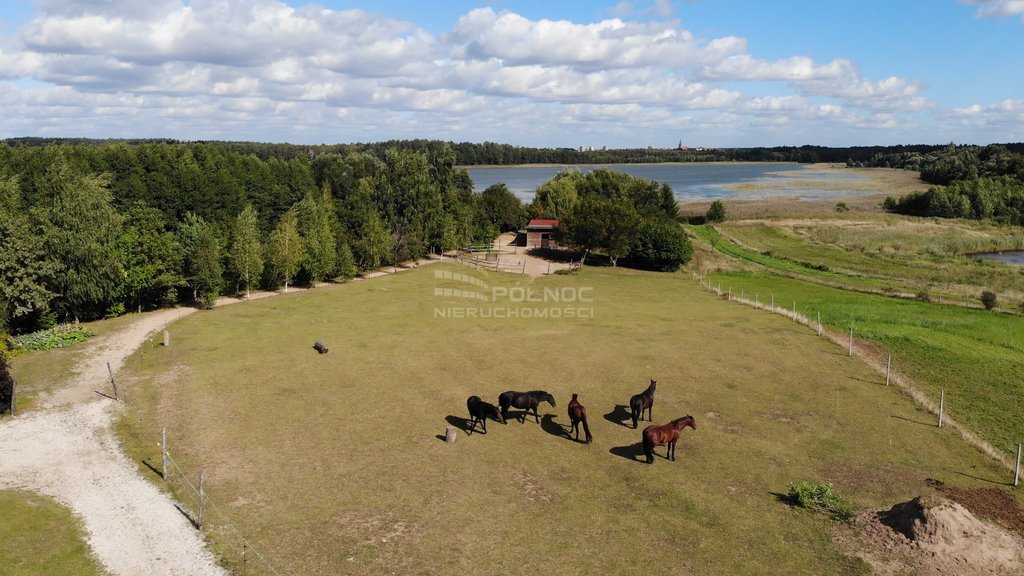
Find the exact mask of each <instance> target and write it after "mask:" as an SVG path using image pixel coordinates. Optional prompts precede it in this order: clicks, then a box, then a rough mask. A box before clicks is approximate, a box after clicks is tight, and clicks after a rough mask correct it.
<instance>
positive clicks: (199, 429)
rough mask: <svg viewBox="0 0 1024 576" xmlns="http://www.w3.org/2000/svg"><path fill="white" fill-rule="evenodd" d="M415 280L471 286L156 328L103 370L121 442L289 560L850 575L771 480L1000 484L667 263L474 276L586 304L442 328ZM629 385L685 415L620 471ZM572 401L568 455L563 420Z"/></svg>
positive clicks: (323, 299)
mask: <svg viewBox="0 0 1024 576" xmlns="http://www.w3.org/2000/svg"><path fill="white" fill-rule="evenodd" d="M435 270H448V271H450V272H452V273H453V274H454V273H468V274H477V275H479V273H477V272H473V271H467V270H468V269H466V268H459V267H450V266H449V265H445V264H435V265H434V266H432V267H428V268H425V269H419V270H413V271H408V272H402V273H401V274H397V275H392V276H388V277H385V278H378V279H374V280H372V281H366V282H358V283H351V284H348V285H344V286H331V287H325V288H318V289H317V290H311V291H308V292H305V293H302V294H294V295H282V296H278V297H275V298H268V299H265V300H260V301H253V302H249V303H246V304H245V305H241V306H231V307H226V308H222V309H216V310H212V311H208V312H202V313H200V314H194V315H192V316H190V317H187V318H185V319H183V320H181V321H179V322H178V323H177V324H175V345H174V346H172V347H169V348H163V347H153V348H143V349H142V350H141V351H140V352H139V353H138V354H136V355H135V356H134V357H133V358H132V359H131V360H130V361H129V364H128V366H127V367H126V368H125V370H126V371H128V372H130V373H131V374H132V375H133V378H134V382H135V384H134V391H133V395H132V398H134V399H135V400H134V402H133V403H132V404H131V405H130V406H129V408H130V410H129V411H128V412H127V413H126V414H125V416H124V418H123V419H122V420H121V422H120V424H119V429H120V431H121V434H122V438H123V439H124V442H125V445H126V446H127V448H128V450H129V453H130V454H131V455H132V457H134V458H135V459H136V460H137V461H140V462H141V461H147V462H158V461H159V460H158V458H159V450H158V449H156V448H154V446H155V445H156V443H155V440H156V439H157V438H159V430H160V428H161V427H163V426H167V427H168V428H169V431H170V436H171V445H172V448H171V451H172V453H173V454H174V457H175V458H176V459H177V460H178V461H179V462H180V463H181V464H182V466H183V467H184V468H185V469H186V470H192V471H198V469H199V468H200V467H201V466H202V467H205V469H206V470H207V481H208V484H207V487H208V489H209V491H210V494H211V496H212V498H213V499H214V500H215V501H216V502H217V503H218V504H219V506H220V507H221V508H222V509H223V510H224V511H225V513H226V516H228V517H229V518H230V519H231V522H232V524H233V525H234V526H235V527H237V528H238V530H239V531H241V533H243V534H244V535H245V536H246V538H247V539H249V541H250V542H251V543H252V545H253V546H254V547H256V548H257V549H259V550H260V551H261V552H262V553H263V554H265V555H266V556H267V558H268V559H270V560H271V561H272V562H273V563H274V564H275V565H276V566H279V567H281V569H282V570H284V571H285V572H287V573H293V574H365V573H395V574H451V573H459V572H463V573H480V572H481V571H486V572H490V573H501V574H535V573H537V572H543V573H551V574H573V573H576V574H580V573H615V574H650V573H668V572H673V571H678V570H680V569H684V570H685V569H689V570H700V571H703V572H707V573H729V574H763V573H765V571H771V572H775V573H789V574H821V573H829V574H864V573H867V572H868V567H867V566H866V565H865V564H864V563H863V562H861V561H860V560H857V559H854V558H851V557H848V556H844V555H843V554H842V553H840V552H838V551H837V550H836V549H835V548H834V547H833V545H832V544H831V541H830V537H829V525H830V521H829V520H828V518H826V517H824V516H819V515H810V514H802V513H798V512H797V511H794V510H792V509H791V508H789V507H788V506H785V505H784V504H783V503H782V502H780V501H779V499H778V494H781V493H783V492H784V491H785V490H786V486H787V485H788V484H789V483H790V482H793V481H794V480H796V479H800V478H818V479H821V480H822V481H825V482H832V483H833V485H834V486H835V487H836V490H839V491H841V493H842V494H844V495H846V497H847V498H848V499H849V501H850V502H851V503H852V504H854V505H856V506H858V507H861V506H863V507H868V506H877V507H883V506H888V505H891V503H892V502H894V501H898V500H900V499H905V498H907V497H910V496H913V495H915V494H916V493H919V492H920V491H922V490H923V489H924V486H923V484H922V481H923V479H924V478H927V477H932V478H937V479H941V480H943V481H945V482H949V483H955V484H967V485H974V484H978V483H983V482H990V481H991V482H1003V481H1005V479H1004V478H1003V476H1004V475H1005V474H1004V471H1003V470H1002V469H1000V468H998V467H996V466H994V465H993V464H992V463H991V462H990V461H989V460H987V459H986V458H985V457H984V456H983V455H981V454H980V453H978V452H977V451H975V450H973V449H971V448H969V447H967V446H966V445H965V444H964V443H963V442H961V441H960V440H959V439H958V438H957V437H956V436H954V435H952V434H949V433H947V432H946V431H943V430H938V429H936V428H934V427H930V426H924V425H921V423H920V421H921V420H922V415H921V414H920V413H919V412H918V411H917V410H916V409H915V408H914V406H913V405H912V403H910V402H909V401H908V400H907V399H906V398H905V397H904V396H902V395H901V394H900V393H899V392H898V391H896V390H894V389H893V388H886V387H885V386H884V385H883V383H882V382H879V379H878V377H877V375H876V374H875V373H874V372H873V371H871V370H870V369H869V368H867V367H866V366H865V365H863V364H862V363H861V362H859V361H858V360H856V359H850V358H848V357H846V356H845V354H843V353H841V351H839V350H837V347H836V346H834V345H833V344H831V343H828V342H826V341H824V340H822V339H819V338H816V337H815V336H814V334H813V333H812V332H810V331H808V330H807V329H806V328H805V327H802V326H797V325H795V324H793V323H791V322H789V321H787V320H785V319H782V318H779V317H775V316H772V315H768V314H762V313H758V312H757V311H752V310H750V309H746V308H743V307H739V306H736V305H734V304H732V303H729V302H723V301H721V300H720V299H718V298H716V297H714V296H712V295H710V294H708V293H705V292H703V291H701V290H700V288H699V287H697V286H696V285H695V284H694V283H693V282H692V280H691V278H690V275H689V274H656V273H644V272H637V271H630V270H623V269H608V268H601V269H591V268H586V269H584V270H583V271H581V272H580V273H579V274H576V275H573V276H554V275H552V276H548V277H544V278H539V279H536V280H533V281H531V280H529V279H527V278H523V277H521V276H512V275H500V274H490V275H481V276H480V278H481V279H482V280H483V281H484V282H486V283H487V284H488V286H489V288H494V287H499V288H502V289H506V290H512V289H515V288H522V289H526V288H534V289H538V288H539V289H543V288H548V289H552V290H556V289H563V288H569V289H578V288H589V289H591V292H590V294H591V296H592V298H593V302H592V306H593V317H592V318H585V319H584V318H579V317H575V318H564V317H563V318H560V319H553V318H546V319H539V318H523V317H519V318H506V319H495V318H479V317H477V318H462V319H453V318H438V317H437V316H436V315H435V312H434V309H435V307H436V306H437V305H438V303H439V301H440V302H442V303H445V302H454V301H455V300H449V299H447V298H443V297H438V296H435V292H434V290H435V289H436V288H441V289H442V290H443V289H444V288H452V289H453V290H454V289H459V288H466V286H467V283H465V282H456V281H454V280H444V279H438V278H437V277H435V276H434V275H433V272H434V271H435ZM466 301H467V302H470V300H469V299H467V300H466ZM318 339H319V340H323V341H324V342H325V343H326V344H327V345H328V346H329V347H330V350H331V351H330V353H329V354H325V355H319V354H316V353H315V352H314V351H313V350H312V348H311V346H312V344H313V342H314V341H316V340H318ZM649 378H655V379H657V380H658V392H657V395H656V401H655V405H654V419H655V421H656V422H664V421H668V420H670V419H671V418H675V417H678V416H681V415H685V414H691V415H694V416H695V417H696V419H697V423H698V426H697V429H696V430H686V431H685V432H684V433H683V435H682V437H681V439H680V443H679V448H678V461H676V462H669V461H666V460H665V459H664V458H663V457H662V456H661V455H662V454H664V449H663V448H662V449H659V451H657V454H658V456H657V457H656V459H655V464H654V465H646V464H643V463H642V462H641V460H642V451H641V450H640V447H639V441H640V433H639V430H634V429H632V428H631V427H627V426H625V425H624V424H623V423H622V420H623V416H624V413H623V411H622V409H621V406H622V405H623V404H625V403H626V402H627V401H628V399H629V397H630V395H632V394H635V393H636V392H639V391H640V390H642V389H643V388H644V387H646V385H647V382H648V379H649ZM536 388H541V389H546V390H548V391H549V392H551V393H553V394H554V395H555V397H556V398H557V400H558V407H557V408H551V407H550V406H547V405H546V404H545V405H543V406H542V408H541V415H542V416H545V417H544V419H543V422H542V423H541V424H539V425H538V424H536V423H534V422H533V420H532V419H528V420H527V422H526V423H525V424H521V423H519V422H517V421H514V420H513V421H510V422H509V423H508V424H507V425H505V426H502V425H501V424H498V423H493V422H492V423H489V425H488V433H487V434H486V435H482V434H474V435H472V436H467V435H466V434H465V433H464V432H461V431H460V433H459V436H458V439H457V441H456V442H455V443H454V444H448V443H445V442H444V441H443V435H444V431H445V427H446V426H448V425H453V426H456V427H460V428H461V427H462V426H464V425H465V418H466V417H467V415H466V414H465V410H466V408H465V401H466V397H467V396H469V395H471V394H475V395H479V396H481V397H483V398H484V399H486V400H488V401H492V402H493V401H495V400H496V397H497V395H498V394H499V393H500V392H502V391H504V390H509V389H515V390H529V389H536ZM574 392H577V393H579V394H580V400H581V402H582V403H583V404H584V405H586V406H587V408H588V411H589V415H590V427H591V430H592V431H593V434H594V437H595V438H594V442H593V443H592V444H590V445H584V444H578V443H575V442H573V441H571V440H569V439H567V438H566V436H565V434H564V432H563V430H564V427H565V426H567V425H568V422H567V417H566V416H565V405H566V403H567V401H568V399H569V396H570V395H571V393H574ZM850 469H855V470H858V471H859V472H858V474H849V473H848V472H847V471H848V470H850ZM143 472H146V469H143ZM149 474H150V476H151V477H152V473H151V472H149ZM215 522H216V519H214V524H212V525H211V527H210V528H211V531H210V533H211V539H212V541H213V543H214V545H215V547H216V548H217V550H218V551H219V552H220V554H221V555H222V557H223V558H224V561H225V563H227V564H228V565H229V566H231V567H233V568H235V569H237V568H238V567H239V561H240V559H239V555H238V552H239V551H238V550H237V548H236V546H235V545H234V544H231V543H229V541H228V540H227V539H222V538H221V537H220V536H219V534H222V533H224V531H225V530H224V529H223V527H219V526H217V525H216V523H215ZM249 569H250V572H249V573H250V574H253V573H257V572H255V570H256V568H255V566H254V565H253V564H250V565H249Z"/></svg>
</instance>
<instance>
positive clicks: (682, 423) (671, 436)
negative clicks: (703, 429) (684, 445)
mask: <svg viewBox="0 0 1024 576" xmlns="http://www.w3.org/2000/svg"><path fill="white" fill-rule="evenodd" d="M687 426H689V427H690V428H693V429H694V430H696V429H697V423H696V422H695V421H694V420H693V416H683V417H682V418H676V419H675V420H673V421H671V422H669V423H668V424H662V425H660V426H657V425H651V426H648V427H647V428H644V432H643V440H644V454H645V455H646V456H647V463H648V464H654V447H655V446H661V445H662V444H668V451H667V452H666V453H665V458H667V459H669V460H675V459H676V441H677V440H679V434H680V433H681V432H682V431H683V428H685V427H687Z"/></svg>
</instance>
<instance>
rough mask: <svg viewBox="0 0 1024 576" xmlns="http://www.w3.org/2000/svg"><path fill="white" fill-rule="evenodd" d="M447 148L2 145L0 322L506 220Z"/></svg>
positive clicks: (383, 259) (78, 312)
mask: <svg viewBox="0 0 1024 576" xmlns="http://www.w3.org/2000/svg"><path fill="white" fill-rule="evenodd" d="M479 198H480V195H475V194H474V193H473V191H472V183H471V182H470V180H469V177H468V175H467V174H466V172H465V170H462V169H460V168H457V167H456V165H455V154H454V152H453V150H452V149H451V147H450V146H448V145H446V144H444V143H436V145H435V146H433V147H430V148H429V149H427V150H426V151H423V152H413V151H409V150H402V149H396V148H392V149H388V150H386V151H384V152H382V153H380V154H379V155H376V154H371V153H362V152H359V153H350V154H347V155H345V156H341V155H339V154H332V153H325V154H320V155H318V156H316V157H315V158H312V159H311V158H309V157H308V156H306V155H295V156H293V157H291V158H282V157H278V156H277V155H273V154H271V155H268V156H267V158H265V159H264V158H261V157H258V156H255V155H252V154H246V153H242V152H239V151H233V150H231V149H230V147H226V146H222V145H219V144H178V143H166V142H146V143H132V144H128V143H123V142H121V143H114V142H111V143H103V144H98V143H88V144H69V143H62V144H51V145H47V146H23V145H17V146H0V323H2V324H0V328H2V327H4V326H6V327H7V328H8V329H9V330H10V331H12V332H25V331H30V330H34V329H37V328H41V327H49V326H51V325H53V324H54V323H56V322H63V321H68V320H74V319H82V320H86V319H95V318H99V317H104V316H113V315H118V314H121V313H123V312H125V311H126V310H143V309H149V308H154V307H160V306H167V305H171V304H174V303H175V302H179V301H189V300H192V299H195V300H198V301H201V302H205V303H206V304H208V305H209V304H212V301H213V299H215V298H216V297H217V296H218V295H219V294H221V293H233V292H236V291H238V290H248V289H250V288H256V287H276V286H281V285H285V286H287V285H288V284H290V283H303V284H307V285H315V284H316V283H317V282H322V281H325V280H328V279H332V278H338V277H351V276H353V275H354V274H355V273H356V272H357V270H360V269H373V268H377V267H379V266H381V265H384V264H390V263H394V262H398V261H404V260H406V259H410V258H418V257H422V256H424V255H425V254H427V253H428V252H429V251H433V250H442V249H451V248H455V247H458V246H465V245H467V244H470V243H473V242H475V241H482V240H487V241H489V240H490V239H491V238H493V236H494V235H495V234H496V230H497V227H496V225H495V224H494V223H492V222H491V220H490V219H489V218H488V216H487V215H486V213H485V212H484V210H483V209H482V208H481V205H480V200H479Z"/></svg>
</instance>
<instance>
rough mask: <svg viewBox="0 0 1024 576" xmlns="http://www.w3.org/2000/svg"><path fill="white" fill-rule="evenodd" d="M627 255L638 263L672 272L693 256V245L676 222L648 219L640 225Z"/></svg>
mask: <svg viewBox="0 0 1024 576" xmlns="http://www.w3.org/2000/svg"><path fill="white" fill-rule="evenodd" d="M629 256H630V258H633V259H636V260H637V262H638V263H640V264H643V265H646V266H651V267H654V268H658V269H661V270H667V271H672V272H674V271H676V270H678V269H679V267H680V266H682V265H684V264H686V263H687V262H689V261H690V258H692V257H693V245H692V244H690V239H689V238H687V237H686V234H685V233H684V232H683V228H682V226H680V225H679V224H678V223H675V222H672V221H669V220H661V221H656V220H648V221H646V222H644V223H643V224H642V225H641V226H640V230H639V232H638V233H637V237H636V241H635V242H634V243H633V246H632V249H631V250H630V253H629Z"/></svg>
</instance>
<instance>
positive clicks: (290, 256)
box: [267, 210, 306, 292]
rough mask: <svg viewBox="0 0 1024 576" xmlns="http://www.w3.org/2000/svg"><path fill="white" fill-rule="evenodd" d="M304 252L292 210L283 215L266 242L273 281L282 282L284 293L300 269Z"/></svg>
mask: <svg viewBox="0 0 1024 576" xmlns="http://www.w3.org/2000/svg"><path fill="white" fill-rule="evenodd" d="M305 256H306V250H305V248H304V247H303V244H302V236H300V235H299V224H298V217H297V216H296V215H295V211H294V210H289V211H288V212H285V213H284V216H282V217H281V219H280V220H279V221H278V223H277V227H276V228H274V231H273V232H271V233H270V238H269V240H268V242H267V261H268V264H269V265H270V272H271V275H272V277H273V278H274V280H275V281H281V282H284V291H285V292H287V291H288V285H289V284H290V283H291V282H292V280H294V279H295V275H296V274H298V273H299V270H300V269H301V268H302V261H303V259H304V258H305Z"/></svg>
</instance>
